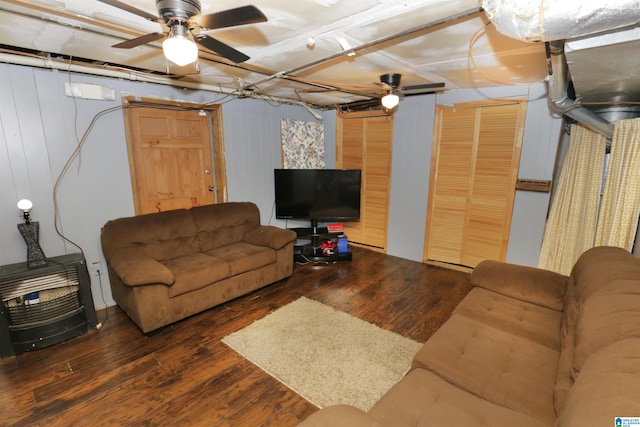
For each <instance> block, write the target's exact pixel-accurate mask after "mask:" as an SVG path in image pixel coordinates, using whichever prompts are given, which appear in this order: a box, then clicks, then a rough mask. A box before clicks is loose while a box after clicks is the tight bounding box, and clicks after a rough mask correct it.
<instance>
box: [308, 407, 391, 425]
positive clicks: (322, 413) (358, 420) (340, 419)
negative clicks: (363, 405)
mask: <svg viewBox="0 0 640 427" xmlns="http://www.w3.org/2000/svg"><path fill="white" fill-rule="evenodd" d="M298 427H382V424H380V423H379V422H377V421H376V420H375V419H373V418H372V417H371V416H370V415H369V414H367V413H366V412H364V411H362V410H360V409H358V408H356V407H353V406H349V405H334V406H327V407H326V408H323V409H321V410H319V411H318V412H315V413H314V414H312V415H311V416H309V417H308V418H307V419H306V420H304V421H303V422H302V423H300V424H298Z"/></svg>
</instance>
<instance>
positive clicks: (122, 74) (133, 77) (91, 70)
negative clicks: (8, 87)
mask: <svg viewBox="0 0 640 427" xmlns="http://www.w3.org/2000/svg"><path fill="white" fill-rule="evenodd" d="M0 62H5V63H8V64H15V65H24V66H28V67H35V68H46V69H50V70H60V71H65V72H74V73H81V74H90V75H94V76H101V77H111V78H116V79H122V80H130V81H137V82H144V83H156V84H162V85H169V86H175V87H180V88H183V89H193V90H204V91H207V92H215V93H222V94H226V95H234V96H238V95H239V94H238V91H237V90H231V89H225V88H223V87H221V86H217V85H207V84H203V83H198V82H190V81H184V80H176V79H172V78H170V77H168V76H167V77H164V76H153V75H149V74H140V73H135V72H132V71H124V70H114V69H109V68H104V67H91V66H87V65H80V64H73V63H69V62H63V61H58V60H55V59H53V58H51V57H50V56H48V57H35V56H24V55H14V54H9V53H2V52H0ZM238 97H240V96H238ZM244 97H247V98H254V99H261V100H267V101H274V102H279V103H282V104H289V105H300V106H302V107H304V108H306V109H307V110H308V111H309V112H310V113H311V114H312V115H313V117H314V118H316V119H318V120H322V116H320V115H319V114H318V113H317V112H315V111H313V110H312V109H311V107H310V106H309V104H308V103H307V102H304V101H296V100H291V99H285V98H278V97H273V96H264V95H259V94H256V93H253V92H251V91H249V92H247V93H245V95H244Z"/></svg>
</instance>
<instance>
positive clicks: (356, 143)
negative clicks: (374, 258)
mask: <svg viewBox="0 0 640 427" xmlns="http://www.w3.org/2000/svg"><path fill="white" fill-rule="evenodd" d="M341 136H342V138H341V143H342V144H341V148H342V149H341V152H342V156H339V158H338V159H337V162H336V164H337V166H338V168H343V169H363V167H364V119H362V118H353V119H349V120H342V133H341ZM365 178H366V176H364V174H362V175H361V179H362V182H364V180H365ZM363 187H364V186H363ZM364 201H365V194H364V189H361V191H360V221H358V222H351V221H349V222H345V223H344V227H345V234H346V235H347V237H348V239H349V240H351V241H352V242H363V241H364V209H363V205H364Z"/></svg>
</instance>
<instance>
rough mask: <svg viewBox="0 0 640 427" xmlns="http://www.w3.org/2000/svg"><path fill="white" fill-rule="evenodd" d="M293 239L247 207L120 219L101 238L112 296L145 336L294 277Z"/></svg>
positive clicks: (242, 204) (252, 206)
mask: <svg viewBox="0 0 640 427" xmlns="http://www.w3.org/2000/svg"><path fill="white" fill-rule="evenodd" d="M295 238H296V234H295V232H293V231H291V230H283V229H280V228H276V227H273V226H268V225H260V212H259V211H258V208H257V206H256V205H255V204H253V203H249V202H235V203H222V204H216V205H207V206H198V207H194V208H191V209H188V210H187V209H179V210H174V211H166V212H158V213H152V214H147V215H140V216H135V217H129V218H120V219H116V220H112V221H109V222H107V223H106V224H105V226H104V227H103V228H102V234H101V241H102V251H103V254H104V257H105V259H106V261H107V267H108V272H109V281H110V282H111V291H112V294H113V299H114V300H115V301H116V303H117V304H118V305H119V306H120V307H121V308H122V309H123V310H124V311H125V312H126V313H127V315H128V316H129V317H130V318H131V319H132V320H133V321H134V322H135V323H136V324H137V325H138V326H139V327H140V329H142V331H143V332H150V331H153V330H155V329H157V328H160V327H162V326H165V325H168V324H170V323H173V322H175V321H177V320H180V319H183V318H185V317H187V316H190V315H192V314H195V313H199V312H201V311H203V310H206V309H208V308H210V307H213V306H215V305H218V304H220V303H223V302H225V301H229V300H231V299H233V298H236V297H238V296H240V295H244V294H246V293H249V292H251V291H253V290H255V289H258V288H260V287H263V286H266V285H268V284H271V283H274V282H277V281H279V280H281V279H284V278H286V277H289V276H291V274H292V272H293V242H294V240H295Z"/></svg>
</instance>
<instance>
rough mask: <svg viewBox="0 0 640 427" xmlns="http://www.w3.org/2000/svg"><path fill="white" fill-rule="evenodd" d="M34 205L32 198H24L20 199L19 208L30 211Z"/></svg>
mask: <svg viewBox="0 0 640 427" xmlns="http://www.w3.org/2000/svg"><path fill="white" fill-rule="evenodd" d="M32 207H33V203H31V200H29V199H22V200H20V201H18V209H20V210H21V211H22V212H29V211H30V210H31V208H32Z"/></svg>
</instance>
